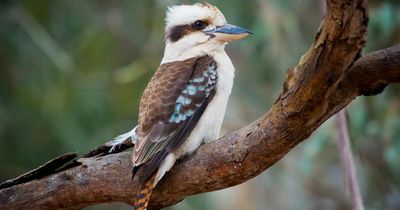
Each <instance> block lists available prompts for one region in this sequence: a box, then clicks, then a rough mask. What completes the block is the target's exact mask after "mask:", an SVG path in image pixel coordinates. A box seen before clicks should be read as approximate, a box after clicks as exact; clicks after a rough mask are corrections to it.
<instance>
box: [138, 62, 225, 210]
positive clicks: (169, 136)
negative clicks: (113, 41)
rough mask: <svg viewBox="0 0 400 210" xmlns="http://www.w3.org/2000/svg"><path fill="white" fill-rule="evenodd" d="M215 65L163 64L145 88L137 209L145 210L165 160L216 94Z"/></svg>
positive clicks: (140, 136) (140, 122)
mask: <svg viewBox="0 0 400 210" xmlns="http://www.w3.org/2000/svg"><path fill="white" fill-rule="evenodd" d="M216 68H217V64H216V62H215V61H214V59H213V58H212V57H210V56H207V55H205V56H200V57H194V58H190V59H187V60H184V61H176V62H170V63H165V64H162V65H161V66H160V67H159V68H158V70H157V71H156V73H155V74H154V76H153V78H152V79H151V81H150V82H149V84H148V85H147V87H146V89H145V91H144V93H143V96H142V99H141V102H140V108H139V113H140V114H139V124H138V128H137V137H138V139H137V142H136V144H135V146H134V149H133V152H132V160H133V163H134V164H135V166H136V167H140V168H139V169H140V170H141V171H142V172H141V173H139V175H140V176H139V182H141V183H142V188H141V189H140V191H139V193H138V195H137V203H136V209H137V210H138V209H146V206H147V203H148V202H149V199H150V196H151V192H152V190H153V188H154V186H155V184H156V182H157V180H155V177H156V175H157V170H158V167H159V166H160V164H161V163H162V161H163V160H164V158H165V157H166V156H167V155H168V154H169V153H171V152H173V151H174V150H176V149H177V148H179V146H180V145H181V143H182V142H183V141H185V139H186V138H187V137H188V136H189V135H190V133H191V132H192V130H193V128H194V127H195V126H196V124H197V122H198V120H199V119H200V117H201V115H202V114H203V112H204V110H205V108H206V107H207V105H208V103H209V102H210V101H211V99H212V98H213V96H214V94H215V87H216V83H217V71H216ZM136 169H137V168H136Z"/></svg>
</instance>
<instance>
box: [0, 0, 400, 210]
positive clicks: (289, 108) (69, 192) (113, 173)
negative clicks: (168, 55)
mask: <svg viewBox="0 0 400 210" xmlns="http://www.w3.org/2000/svg"><path fill="white" fill-rule="evenodd" d="M366 2H367V1H366V0H354V1H345V0H340V1H339V0H335V1H333V0H328V1H327V14H326V15H325V17H324V19H323V21H322V23H321V26H320V29H319V31H318V33H317V35H316V38H315V41H314V43H313V44H312V46H311V48H310V49H309V51H308V52H307V53H306V54H305V55H304V56H303V57H302V59H301V60H300V63H299V64H298V66H296V67H295V68H294V69H293V70H289V71H288V73H287V76H286V79H285V84H284V88H283V91H282V93H281V94H280V95H279V97H278V99H277V100H276V102H275V103H274V105H273V106H272V108H271V109H270V110H269V111H268V112H267V113H265V114H264V115H263V116H262V117H261V118H259V119H258V120H256V121H255V122H253V123H251V124H249V125H247V126H246V127H244V128H242V129H240V130H238V131H234V132H231V133H229V134H227V135H225V136H224V137H222V138H221V139H219V140H217V141H215V142H211V143H207V144H205V145H202V146H201V147H200V148H199V149H198V150H197V151H196V152H195V153H194V154H192V155H190V156H188V157H186V158H184V159H183V160H181V161H179V162H178V163H177V164H176V166H174V167H173V169H172V170H171V171H170V172H169V173H168V174H167V175H166V177H165V178H164V179H163V180H162V181H161V182H160V184H159V185H158V186H157V187H156V189H155V192H154V194H153V196H152V198H151V203H150V207H149V209H159V208H163V207H167V206H171V205H173V204H175V203H177V202H179V201H181V200H183V199H184V198H185V197H187V196H189V195H194V194H198V193H202V192H209V191H213V190H218V189H223V188H227V187H230V186H233V185H237V184H240V183H242V182H245V181H246V180H248V179H250V178H252V177H254V176H256V175H258V174H259V173H261V172H262V171H264V170H265V169H267V168H268V167H270V166H271V165H273V164H274V163H276V162H277V161H279V160H280V159H281V158H282V157H284V156H285V155H286V154H287V153H288V152H289V151H290V150H291V149H292V148H293V147H294V146H296V145H297V144H299V143H300V142H302V141H303V140H305V139H306V138H307V137H308V136H309V135H310V134H311V133H312V132H313V131H314V130H315V129H316V128H318V127H319V126H320V125H321V124H322V123H323V122H324V121H325V120H327V119H328V118H329V117H330V116H332V115H333V114H335V113H336V112H338V111H339V110H341V109H342V108H343V107H345V106H346V105H347V104H348V103H350V102H351V101H352V100H354V99H355V98H356V97H357V96H359V95H373V94H377V93H380V92H381V91H382V90H383V89H384V87H386V85H388V84H389V83H394V82H400V47H399V46H397V47H392V48H388V49H385V50H381V51H377V52H374V53H370V54H367V55H365V56H363V57H362V58H360V59H358V61H357V62H355V63H354V61H355V60H356V59H357V58H358V57H359V55H360V52H361V49H362V48H363V46H364V43H365V39H366V31H367V22H368V14H367V11H366V7H367V5H366ZM351 66H352V67H351ZM350 67H351V68H350ZM92 155H93V154H92ZM77 163H79V165H78V166H76V165H74V166H73V167H69V168H67V169H64V170H61V171H59V172H57V173H54V174H51V175H48V176H46V177H43V178H40V179H37V180H33V181H29V182H26V183H21V184H17V185H13V186H8V187H7V188H4V189H1V190H0V209H38V208H40V209H79V208H82V207H85V206H89V205H92V204H96V203H104V202H115V201H120V202H126V203H130V204H132V203H133V200H134V195H136V191H137V189H138V187H139V186H138V183H137V180H136V179H134V180H131V177H130V175H131V173H130V172H131V162H130V154H129V153H128V152H123V153H118V154H109V155H104V156H96V157H87V158H80V159H79V160H78V161H77Z"/></svg>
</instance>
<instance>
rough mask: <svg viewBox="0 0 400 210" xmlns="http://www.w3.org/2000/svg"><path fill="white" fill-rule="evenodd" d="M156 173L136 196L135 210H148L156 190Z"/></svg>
mask: <svg viewBox="0 0 400 210" xmlns="http://www.w3.org/2000/svg"><path fill="white" fill-rule="evenodd" d="M156 174H157V172H156V173H154V174H153V175H152V176H151V177H150V179H149V180H147V181H146V182H145V183H144V184H142V186H141V187H140V190H139V192H138V194H137V196H136V202H135V207H134V210H146V209H147V205H148V204H149V201H150V197H151V194H152V193H153V189H154V182H155V179H156Z"/></svg>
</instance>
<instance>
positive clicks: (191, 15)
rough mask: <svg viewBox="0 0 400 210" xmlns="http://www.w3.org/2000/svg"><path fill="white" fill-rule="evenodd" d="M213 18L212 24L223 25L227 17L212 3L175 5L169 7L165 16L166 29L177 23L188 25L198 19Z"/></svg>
mask: <svg viewBox="0 0 400 210" xmlns="http://www.w3.org/2000/svg"><path fill="white" fill-rule="evenodd" d="M204 19H208V20H211V23H212V24H215V25H219V26H221V25H223V24H225V23H226V19H225V17H224V15H223V14H222V12H221V11H219V9H218V8H217V7H215V6H213V5H211V4H208V3H204V4H199V3H198V4H193V5H185V4H184V5H175V6H171V7H168V10H167V15H166V18H165V22H166V29H169V28H171V27H172V26H177V25H186V24H190V23H193V22H194V21H196V20H204Z"/></svg>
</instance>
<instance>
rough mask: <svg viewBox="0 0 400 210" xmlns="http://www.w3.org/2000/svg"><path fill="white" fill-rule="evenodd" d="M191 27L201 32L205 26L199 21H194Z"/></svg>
mask: <svg viewBox="0 0 400 210" xmlns="http://www.w3.org/2000/svg"><path fill="white" fill-rule="evenodd" d="M192 27H193V28H194V29H196V30H203V29H205V28H206V27H207V24H206V23H205V22H204V21H201V20H196V21H195V22H194V23H193V24H192Z"/></svg>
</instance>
